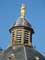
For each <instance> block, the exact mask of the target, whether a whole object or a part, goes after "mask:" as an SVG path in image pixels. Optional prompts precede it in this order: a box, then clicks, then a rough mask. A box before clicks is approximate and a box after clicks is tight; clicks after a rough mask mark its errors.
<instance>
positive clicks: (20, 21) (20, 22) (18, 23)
mask: <svg viewBox="0 0 45 60" xmlns="http://www.w3.org/2000/svg"><path fill="white" fill-rule="evenodd" d="M13 26H26V27H31V24H30V23H29V22H28V21H27V20H26V19H25V18H24V17H23V18H22V17H19V18H18V19H17V20H16V22H15V23H14V24H13Z"/></svg>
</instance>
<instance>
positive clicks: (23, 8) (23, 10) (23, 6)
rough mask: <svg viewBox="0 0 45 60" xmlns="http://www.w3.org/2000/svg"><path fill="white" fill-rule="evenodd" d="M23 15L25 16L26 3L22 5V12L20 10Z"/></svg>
mask: <svg viewBox="0 0 45 60" xmlns="http://www.w3.org/2000/svg"><path fill="white" fill-rule="evenodd" d="M20 15H21V17H24V16H25V4H22V6H21V12H20Z"/></svg>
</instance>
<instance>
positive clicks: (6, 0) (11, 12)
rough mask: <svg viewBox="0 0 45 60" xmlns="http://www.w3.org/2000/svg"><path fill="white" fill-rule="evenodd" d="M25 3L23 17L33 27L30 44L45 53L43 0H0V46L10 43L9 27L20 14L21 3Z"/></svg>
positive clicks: (5, 46)
mask: <svg viewBox="0 0 45 60" xmlns="http://www.w3.org/2000/svg"><path fill="white" fill-rule="evenodd" d="M22 3H24V4H25V5H26V14H25V18H26V19H27V20H28V21H29V22H30V24H31V25H32V28H33V29H34V32H35V33H34V34H33V36H32V45H33V47H34V48H35V49H37V50H38V51H39V52H40V53H42V54H43V55H45V0H0V48H2V49H6V48H7V47H8V45H9V43H10V32H9V29H10V28H11V26H12V25H13V23H14V22H15V21H16V19H17V18H18V17H19V16H20V7H21V4H22Z"/></svg>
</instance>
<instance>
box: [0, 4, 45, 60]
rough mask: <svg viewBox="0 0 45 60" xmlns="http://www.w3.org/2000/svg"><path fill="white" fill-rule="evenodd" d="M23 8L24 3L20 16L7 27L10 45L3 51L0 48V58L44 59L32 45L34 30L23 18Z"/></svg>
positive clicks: (8, 59) (3, 59) (5, 59)
mask: <svg viewBox="0 0 45 60" xmlns="http://www.w3.org/2000/svg"><path fill="white" fill-rule="evenodd" d="M25 10H26V8H25V5H24V4H22V6H21V12H20V16H19V17H18V19H17V20H16V22H15V23H14V24H13V26H12V27H11V28H10V29H9V31H10V34H11V40H10V45H9V47H8V48H7V49H6V50H5V51H3V50H1V49H0V60H45V59H44V56H43V55H42V54H41V53H39V52H38V51H37V50H36V49H35V48H33V46H32V35H33V34H34V30H33V28H32V26H31V24H30V23H29V22H28V21H27V19H26V18H25Z"/></svg>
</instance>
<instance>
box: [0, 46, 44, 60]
mask: <svg viewBox="0 0 45 60" xmlns="http://www.w3.org/2000/svg"><path fill="white" fill-rule="evenodd" d="M12 55H13V57H12ZM0 59H1V60H26V59H27V60H37V59H39V60H45V58H44V56H43V55H42V54H40V53H39V52H38V51H37V50H36V49H34V48H32V47H31V48H30V47H26V46H17V47H16V49H12V48H10V47H9V48H8V49H7V50H5V51H4V53H3V54H2V55H0Z"/></svg>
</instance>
